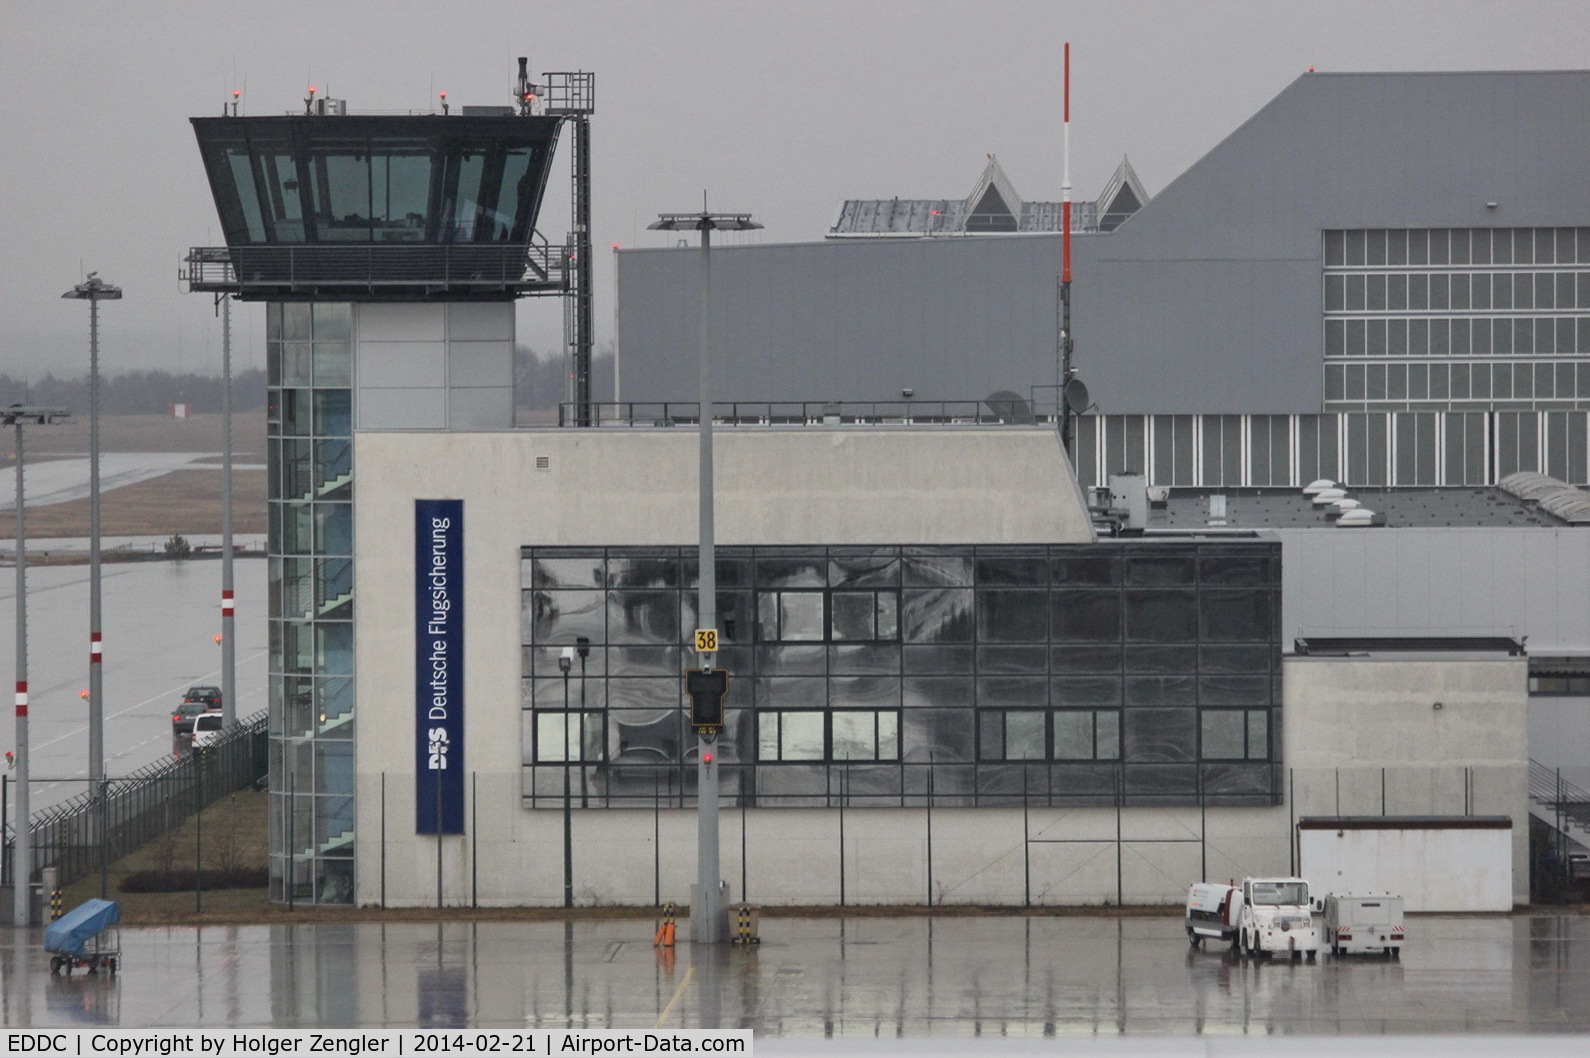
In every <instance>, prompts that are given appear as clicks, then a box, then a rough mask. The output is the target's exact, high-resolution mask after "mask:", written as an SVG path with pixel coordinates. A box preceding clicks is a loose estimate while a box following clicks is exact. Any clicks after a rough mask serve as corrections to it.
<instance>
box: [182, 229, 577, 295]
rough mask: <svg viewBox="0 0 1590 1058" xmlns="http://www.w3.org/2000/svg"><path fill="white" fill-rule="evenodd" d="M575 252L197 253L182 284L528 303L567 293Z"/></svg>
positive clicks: (301, 249) (399, 248)
mask: <svg viewBox="0 0 1590 1058" xmlns="http://www.w3.org/2000/svg"><path fill="white" fill-rule="evenodd" d="M569 252H570V250H569V247H567V246H563V245H557V246H554V245H552V244H550V243H548V242H546V241H544V240H538V241H535V242H529V243H450V244H447V245H443V246H413V245H383V244H380V243H375V244H367V245H342V246H284V245H275V246H267V245H260V246H198V247H194V248H193V249H191V250H190V251H188V256H187V257H186V258H185V259H184V261H183V265H184V268H183V270H182V273H181V277H180V278H181V279H182V281H183V282H184V283H186V284H187V286H188V289H189V290H193V291H211V292H216V293H233V294H242V295H243V296H244V297H250V296H253V297H258V298H293V297H320V298H324V297H332V296H337V295H348V296H352V295H362V296H365V297H376V298H391V299H394V300H403V299H408V298H422V297H436V296H438V295H448V296H462V297H471V296H474V297H522V296H525V295H529V294H556V293H562V292H563V291H565V290H566V289H567V288H568V283H569V273H570V270H571V269H570V266H569Z"/></svg>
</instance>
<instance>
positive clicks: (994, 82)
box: [0, 0, 1590, 378]
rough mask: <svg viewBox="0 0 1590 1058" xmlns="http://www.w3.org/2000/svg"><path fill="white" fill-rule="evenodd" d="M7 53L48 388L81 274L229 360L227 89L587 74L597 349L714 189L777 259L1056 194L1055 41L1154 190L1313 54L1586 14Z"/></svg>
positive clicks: (5, 42)
mask: <svg viewBox="0 0 1590 1058" xmlns="http://www.w3.org/2000/svg"><path fill="white" fill-rule="evenodd" d="M0 34H3V35H0V88H3V93H4V94H3V98H4V99H5V109H4V117H3V119H0V122H3V124H0V134H3V135H0V231H3V232H4V254H3V264H0V340H3V342H4V346H3V349H0V371H3V372H5V373H9V374H12V375H22V376H28V377H34V378H37V377H42V376H43V375H44V373H45V372H46V371H52V372H54V373H56V374H58V375H59V374H67V375H76V374H81V373H82V372H83V371H84V370H85V369H86V366H87V344H88V322H87V315H88V310H87V308H86V307H85V306H84V305H82V304H81V303H78V302H68V301H62V300H60V294H61V293H62V292H63V291H65V290H66V289H68V288H69V287H71V286H72V285H73V284H75V283H77V282H78V281H79V280H80V277H81V275H82V273H83V271H84V270H97V271H98V272H99V273H100V274H101V275H102V276H103V277H105V278H106V279H108V280H109V281H111V282H113V283H116V284H118V285H120V286H121V287H122V288H123V289H124V290H125V291H126V298H125V300H123V301H122V302H120V303H117V304H107V305H105V306H104V307H103V308H102V310H101V328H102V329H101V363H102V368H103V370H105V371H106V372H107V373H118V372H120V371H123V370H133V369H147V368H166V369H173V370H200V371H218V370H219V364H220V336H219V335H220V329H219V326H218V324H217V323H216V321H215V318H214V313H213V306H212V304H211V302H210V299H209V298H207V297H205V296H203V295H189V294H183V293H181V291H180V290H179V287H178V283H177V271H178V262H179V259H180V258H181V256H182V255H183V254H184V253H185V252H186V250H187V248H188V247H190V246H196V245H210V244H215V243H219V242H220V241H221V240H220V236H219V233H218V226H217V223H216V219H215V210H214V207H213V205H212V204H211V200H210V195H209V190H208V186H207V184H206V182H205V179H204V174H203V170H202V167H201V166H200V163H199V157H198V151H197V149H196V148H195V146H194V141H193V134H192V131H191V128H190V126H189V124H188V121H187V119H188V118H189V117H190V116H192V115H208V114H218V113H220V111H221V107H222V104H223V101H224V100H226V99H228V98H229V97H230V94H231V90H232V89H233V88H234V87H237V88H243V89H245V95H244V96H243V110H244V112H245V113H249V114H278V113H284V112H288V111H293V110H296V109H300V108H301V107H302V103H301V99H302V97H303V94H304V89H305V86H306V85H308V84H315V85H317V86H320V88H321V91H322V94H330V95H332V96H334V97H337V98H343V99H346V100H347V101H348V104H349V108H350V110H363V111H380V110H384V111H394V110H428V109H430V108H432V107H433V105H434V100H435V94H436V92H437V91H439V90H443V89H445V90H446V91H447V92H448V98H449V101H450V102H451V103H453V104H455V105H460V104H476V103H499V104H500V103H505V102H507V101H508V93H509V90H510V88H511V86H512V84H513V80H514V75H515V72H516V66H515V56H518V55H522V54H524V55H529V56H530V58H531V70H532V72H533V73H535V74H539V73H541V72H542V71H545V70H573V69H583V70H591V71H594V72H595V73H596V78H597V79H596V85H597V112H596V117H595V120H594V122H593V145H594V153H593V169H594V174H595V196H594V214H595V224H596V231H595V245H596V246H597V248H598V252H599V255H600V256H599V261H598V271H597V283H598V299H599V300H598V304H597V321H598V324H597V325H598V340H599V341H607V340H608V339H610V337H611V333H612V325H611V321H612V296H611V295H612V290H611V276H612V269H611V251H610V250H609V247H610V246H611V245H612V244H614V243H618V244H621V245H625V246H636V245H639V246H656V245H665V244H666V243H667V242H668V241H669V239H670V238H671V237H670V236H669V235H667V234H665V233H657V232H647V231H645V225H646V223H647V222H648V221H650V220H651V219H653V218H654V216H655V214H657V213H658V212H663V211H676V210H687V209H693V208H696V207H697V206H698V205H699V203H700V200H701V193H702V191H703V189H705V190H706V191H707V192H708V194H709V196H710V197H709V201H710V205H711V206H712V207H713V208H715V209H735V210H750V211H752V212H754V213H755V215H756V216H757V218H758V219H759V220H761V221H762V222H763V223H764V224H766V225H767V228H766V230H765V231H764V232H760V233H756V234H755V235H752V236H745V237H744V238H747V239H755V240H757V241H766V242H805V241H812V240H817V239H821V238H822V236H823V233H824V232H825V231H826V230H827V228H828V226H829V225H830V224H831V223H832V222H833V219H834V216H835V214H836V213H837V211H838V207H839V205H840V203H841V202H842V201H843V200H844V199H846V198H885V197H890V196H893V195H900V196H902V197H921V198H927V197H958V196H961V195H964V194H966V193H967V192H969V191H970V189H971V186H972V184H973V182H974V181H975V180H976V178H977V176H978V174H979V172H980V171H981V168H982V165H983V158H984V155H985V154H988V153H994V154H997V155H998V156H999V159H1000V162H1001V164H1002V165H1003V166H1004V167H1005V169H1006V171H1007V172H1008V173H1009V174H1010V177H1011V179H1012V181H1013V182H1014V184H1015V186H1016V188H1017V190H1018V191H1019V192H1020V193H1021V194H1022V195H1023V196H1024V197H1028V198H1034V199H1051V200H1052V199H1058V198H1059V197H1060V184H1061V175H1060V174H1061V127H1060V119H1061V110H1060V102H1061V47H1062V44H1063V43H1064V42H1065V41H1067V40H1069V41H1070V42H1071V45H1072V115H1071V116H1072V127H1071V146H1072V163H1071V164H1072V182H1073V184H1074V185H1075V197H1077V198H1078V199H1089V198H1092V197H1093V196H1094V195H1096V194H1097V192H1098V191H1099V189H1100V187H1101V186H1102V185H1103V183H1104V181H1105V180H1106V179H1107V178H1108V177H1109V175H1110V173H1111V172H1112V171H1113V170H1114V168H1115V166H1116V165H1117V164H1118V163H1119V161H1120V159H1121V157H1122V156H1123V155H1127V156H1129V157H1130V158H1131V160H1132V164H1133V166H1134V167H1135V168H1136V170H1137V172H1138V174H1139V176H1140V177H1141V178H1142V179H1143V181H1144V183H1145V184H1146V185H1147V187H1148V190H1149V192H1150V193H1151V194H1157V193H1158V192H1159V191H1160V190H1162V189H1163V188H1164V187H1165V185H1166V184H1167V183H1169V182H1170V181H1171V180H1173V179H1174V178H1175V177H1176V176H1177V175H1178V174H1180V173H1181V172H1183V171H1184V170H1185V169H1187V167H1188V166H1190V165H1191V164H1192V163H1193V162H1194V161H1196V160H1197V159H1198V158H1199V157H1201V156H1202V155H1203V154H1205V153H1206V152H1208V151H1209V150H1210V149H1211V148H1212V147H1214V146H1215V144H1217V143H1218V142H1219V141H1220V140H1221V139H1223V138H1224V137H1225V136H1227V135H1228V134H1229V133H1231V132H1232V131H1233V130H1234V129H1235V128H1236V127H1237V126H1238V125H1240V124H1241V123H1242V122H1243V121H1245V120H1246V119H1247V118H1248V117H1250V116H1251V115H1252V114H1253V113H1254V112H1255V111H1257V110H1258V109H1259V108H1260V107H1262V106H1263V105H1264V104H1265V103H1266V102H1267V101H1269V100H1270V99H1271V98H1273V97H1274V96H1275V95H1276V94H1277V93H1279V92H1280V91H1281V90H1282V89H1283V88H1284V87H1285V86H1286V85H1287V84H1289V83H1290V82H1291V81H1292V80H1293V79H1294V78H1296V77H1298V76H1299V75H1301V74H1302V73H1303V72H1304V71H1305V70H1306V69H1307V68H1308V67H1309V66H1311V65H1312V66H1315V67H1317V68H1318V69H1320V70H1322V71H1357V70H1479V69H1500V70H1518V69H1577V68H1583V67H1584V66H1585V65H1586V63H1587V59H1586V56H1585V50H1586V46H1587V44H1590V2H1586V0H1505V2H1504V0H1284V2H1281V0H1277V2H1260V0H1218V2H1216V0H1209V2H1196V0H1183V2H1171V0H1109V2H1105V0H1081V2H1052V0H1051V2H1042V3H1040V2H1016V0H981V2H970V0H935V2H915V3H912V2H903V0H893V2H883V0H870V2H869V0H781V2H769V0H634V2H618V0H612V2H602V0H583V2H576V0H541V2H538V3H528V2H524V0H517V2H508V0H451V2H444V0H430V2H425V3H414V2H403V0H386V2H373V0H316V2H312V3H310V2H302V0H269V2H259V0H241V2H230V3H217V2H214V0H208V2H187V0H169V2H168V0H133V2H122V3H111V2H108V0H106V2H85V0H5V6H4V20H3V26H0ZM566 144H567V140H565V141H564V146H565V148H566ZM1475 146H1476V149H1481V150H1483V149H1484V134H1483V130H1479V129H1476V130H1475ZM563 149H564V148H560V158H559V159H558V161H557V163H556V167H555V169H554V176H553V180H552V184H551V190H550V191H549V194H548V197H547V203H546V207H545V209H544V211H543V215H542V224H541V227H542V230H543V231H544V232H546V233H547V234H548V235H549V237H550V238H552V239H553V240H554V241H558V240H560V239H561V238H562V235H563V233H564V232H565V231H566V230H567V216H568V198H567V192H566V184H567V182H568V176H567V174H568V169H567V162H566V159H565V158H564V157H562V152H563ZM1587 184H1590V178H1587ZM234 320H235V321H236V324H237V328H238V331H237V337H238V344H237V345H236V346H235V349H236V358H237V359H236V363H237V364H238V366H240V367H243V366H249V365H250V364H253V365H262V363H263V353H262V334H261V332H262V316H261V313H260V310H259V309H258V308H257V307H247V308H244V309H243V311H241V312H239V313H236V314H234ZM560 321H561V314H560V308H559V305H558V302H557V301H555V300H553V299H541V300H532V301H529V302H524V303H521V307H520V334H521V340H523V341H527V342H529V343H530V344H532V345H534V346H535V347H536V348H537V349H538V351H541V352H543V353H554V354H555V353H556V352H557V350H556V343H557V341H558V336H559V335H560V334H561V323H560Z"/></svg>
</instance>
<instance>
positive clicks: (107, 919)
mask: <svg viewBox="0 0 1590 1058" xmlns="http://www.w3.org/2000/svg"><path fill="white" fill-rule="evenodd" d="M120 921H121V905H120V904H118V903H116V901H114V900H85V901H83V902H82V903H81V904H78V905H77V906H76V907H74V908H72V910H70V911H68V912H67V913H66V914H64V915H62V916H61V917H60V918H58V919H56V920H55V921H54V922H51V923H50V924H49V926H47V927H45V930H44V950H45V951H49V952H56V953H57V954H60V955H81V954H83V945H84V944H86V943H88V942H89V941H90V940H93V939H94V938H95V937H96V936H98V935H99V933H100V931H101V930H103V929H105V928H107V927H109V926H114V925H115V924H116V923H118V922H120Z"/></svg>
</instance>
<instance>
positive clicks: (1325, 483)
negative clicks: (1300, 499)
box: [1303, 478, 1336, 496]
mask: <svg viewBox="0 0 1590 1058" xmlns="http://www.w3.org/2000/svg"><path fill="white" fill-rule="evenodd" d="M1334 488H1336V482H1334V481H1332V480H1331V479H1330V478H1315V479H1314V480H1313V481H1311V482H1309V483H1308V484H1307V485H1305V486H1304V487H1303V495H1305V496H1312V495H1314V494H1315V493H1316V492H1319V491H1320V490H1321V489H1334Z"/></svg>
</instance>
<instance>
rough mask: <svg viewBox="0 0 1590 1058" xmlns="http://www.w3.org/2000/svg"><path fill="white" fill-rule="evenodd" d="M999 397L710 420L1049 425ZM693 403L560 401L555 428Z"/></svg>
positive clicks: (751, 407) (610, 421)
mask: <svg viewBox="0 0 1590 1058" xmlns="http://www.w3.org/2000/svg"><path fill="white" fill-rule="evenodd" d="M1020 403H1021V404H1022V405H1023V406H1021V407H1011V406H1009V404H1007V403H1006V402H1002V401H993V402H989V401H981V400H895V401H714V402H713V404H712V421H713V422H714V423H718V424H720V425H724V426H858V425H859V426H1014V425H1032V424H1033V423H1048V422H1051V421H1053V419H1052V417H1051V416H1048V415H1044V414H1038V415H1034V414H1033V413H1032V411H1031V408H1030V405H1026V402H1020ZM700 421H701V405H700V404H699V403H698V402H696V401H676V402H655V401H625V402H619V403H616V404H615V403H604V404H590V405H580V404H576V403H564V404H560V405H558V425H559V426H610V427H611V426H637V427H642V426H643V427H654V426H687V425H688V426H694V425H697V424H699V423H700Z"/></svg>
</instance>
